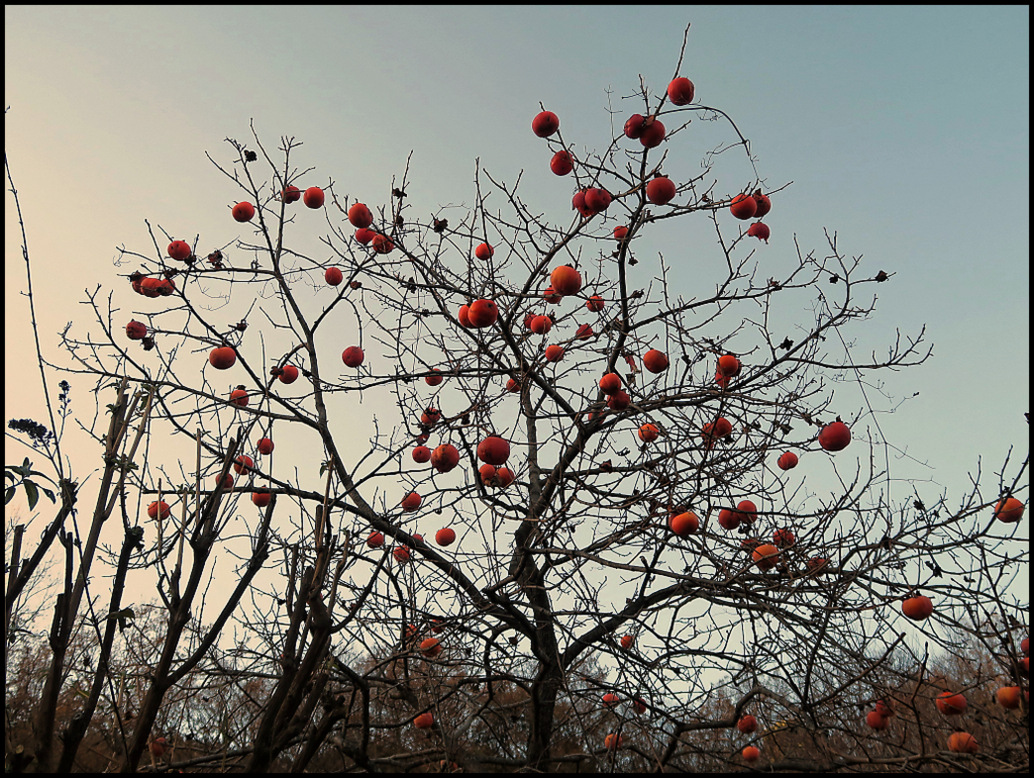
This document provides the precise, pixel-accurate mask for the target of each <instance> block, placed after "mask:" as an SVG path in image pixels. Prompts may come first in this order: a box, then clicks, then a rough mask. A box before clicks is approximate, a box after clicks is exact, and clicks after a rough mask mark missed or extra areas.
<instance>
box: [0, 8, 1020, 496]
mask: <svg viewBox="0 0 1034 778" xmlns="http://www.w3.org/2000/svg"><path fill="white" fill-rule="evenodd" d="M687 22H691V23H692V25H693V26H692V29H691V31H690V38H689V46H688V48H687V53H686V58H685V62H684V64H683V66H682V68H681V74H682V75H686V76H688V77H690V78H692V79H693V80H694V82H695V83H696V87H697V98H698V100H700V101H701V102H704V103H705V104H708V105H712V106H714V107H717V108H721V109H722V110H724V111H725V112H726V113H728V114H729V115H730V116H731V117H733V119H734V120H735V121H736V123H737V125H738V127H739V128H740V130H741V132H743V134H744V135H746V136H747V137H748V138H750V139H751V141H752V149H753V151H754V153H755V154H756V155H757V158H758V169H759V171H760V172H761V175H762V176H763V177H764V178H765V181H766V184H767V185H768V186H770V187H773V188H774V187H777V186H781V185H783V184H785V183H787V182H790V181H792V182H793V185H792V186H790V187H789V188H788V189H787V190H786V191H785V192H782V193H780V195H779V197H778V200H775V207H774V209H773V213H772V214H771V215H770V216H769V217H768V218H767V219H766V222H767V223H768V224H769V225H770V226H771V228H772V231H773V237H772V240H771V243H770V245H769V246H768V247H766V248H765V249H764V250H765V251H766V252H768V253H769V254H770V255H771V256H773V257H776V256H779V255H780V254H783V255H784V256H785V255H787V254H789V253H792V252H793V250H794V244H793V237H794V235H796V236H797V239H798V240H799V242H800V243H801V245H802V246H804V247H806V248H811V247H814V248H816V249H818V250H820V251H821V250H823V249H824V248H825V245H824V244H825V239H824V235H823V230H824V229H828V230H829V231H830V232H833V231H835V232H836V233H837V236H838V241H839V245H840V247H841V249H842V250H843V251H844V253H846V254H847V255H848V256H857V255H864V259H865V261H866V263H867V267H868V268H869V270H871V273H867V274H866V275H872V274H875V272H876V271H877V270H880V269H883V270H886V271H887V272H892V273H896V275H895V276H894V278H893V279H892V281H891V282H890V283H886V284H883V285H881V286H880V287H879V288H878V291H879V297H880V299H879V307H878V309H877V312H876V314H875V315H874V316H873V317H872V319H871V320H870V321H869V322H868V323H867V325H866V326H865V327H863V328H861V330H858V331H857V332H858V335H859V338H860V340H859V346H858V348H859V353H860V354H863V355H864V354H866V353H867V351H868V349H869V348H877V347H878V348H879V352H878V353H885V349H884V348H883V346H882V344H889V343H890V342H892V340H893V338H894V334H895V329H896V328H900V329H901V330H902V331H903V332H905V333H914V332H917V331H918V329H919V328H920V327H921V326H922V325H923V324H926V325H927V337H928V339H929V340H930V341H932V342H933V344H934V356H933V357H932V358H931V360H930V361H929V362H928V363H927V364H926V365H924V366H922V367H918V368H913V369H911V370H907V371H902V372H898V373H894V374H888V375H886V376H883V380H884V381H885V382H886V391H887V392H889V394H890V395H891V396H892V399H891V400H889V401H886V402H884V403H883V406H884V407H890V406H893V405H895V404H896V402H897V400H898V399H905V398H911V399H908V401H907V402H905V403H904V404H903V405H901V406H900V408H899V409H898V410H897V411H896V412H895V413H894V414H892V415H887V416H883V417H881V426H882V428H883V432H884V433H885V434H886V435H887V437H888V438H889V439H890V440H891V441H892V442H894V443H895V444H897V445H899V446H900V447H901V448H902V449H903V450H906V451H907V454H908V457H909V458H907V459H902V460H901V461H900V462H895V463H894V464H893V466H894V468H895V474H898V473H900V474H901V475H902V476H908V477H914V478H920V479H928V480H929V481H931V482H932V483H930V484H929V485H926V486H925V487H924V490H925V491H924V496H925V497H926V499H927V500H931V499H935V498H936V497H937V496H939V494H940V493H941V492H942V491H943V490H947V491H948V493H949V495H957V496H961V493H962V492H964V491H965V490H966V489H967V488H968V486H969V478H968V475H967V474H968V473H969V472H971V471H973V470H974V468H975V467H976V465H977V462H978V459H981V460H982V467H983V475H984V478H985V479H988V480H987V483H988V486H989V488H988V489H987V492H986V497H985V498H986V499H991V498H993V497H994V496H995V495H996V494H997V486H996V477H995V475H994V472H993V471H995V470H997V469H998V468H999V467H1000V466H1001V463H1002V460H1003V458H1004V457H1005V455H1006V453H1007V452H1008V451H1009V449H1010V447H1014V449H1015V451H1014V454H1013V456H1014V458H1020V459H1022V458H1023V457H1024V456H1026V452H1027V450H1028V444H1027V439H1028V429H1029V428H1028V426H1027V424H1026V423H1025V421H1024V419H1023V414H1024V412H1025V411H1027V410H1028V409H1029V386H1030V385H1029V361H1028V355H1029V323H1030V322H1029V303H1028V294H1029V286H1030V284H1029V281H1030V279H1029V229H1030V224H1029V215H1030V200H1029V187H1030V177H1029V162H1030V160H1029V110H1030V104H1029V9H1028V8H1026V7H1016V6H1013V7H987V6H980V7H956V6H951V7H867V6H852V7H835V8H832V7H829V8H823V7H819V8H815V7H811V6H808V7H770V6H765V7H749V6H735V7H725V6H723V7H692V6H684V7H669V6H665V7H642V6H637V7H632V6H610V5H603V6H599V7H593V8H589V7H584V6H579V7H548V8H547V7H503V8H494V7H468V6H464V7H450V6H445V7H440V6H437V7H419V8H417V7H372V6H363V7H356V8H352V7H296V6H290V7H286V6H279V7H269V8H267V7H233V8H223V7H212V6H201V7H198V6H193V7H189V8H179V7H172V6H160V7H117V8H115V7H80V6H76V7H63V8H62V7H53V6H47V7H28V6H13V7H12V6H6V7H5V90H6V94H5V105H6V106H8V108H9V110H8V112H7V115H6V122H5V124H6V127H5V129H6V139H5V147H6V153H7V155H8V160H9V164H10V166H11V168H12V172H13V175H14V180H15V184H16V186H17V188H18V191H19V195H20V198H21V207H22V210H23V214H24V217H25V221H26V226H27V229H28V236H29V247H30V251H31V254H32V258H33V267H34V273H35V284H36V294H37V298H36V300H37V304H38V309H37V315H38V317H39V323H40V330H41V335H42V337H43V343H44V349H45V351H46V353H47V354H48V355H49V356H50V357H51V358H52V359H54V360H55V361H58V362H63V361H64V360H63V359H62V357H61V354H60V353H59V351H58V347H57V336H56V333H57V331H59V330H60V329H61V328H63V327H64V325H65V324H66V323H67V322H69V321H74V322H77V323H78V322H82V323H83V324H84V325H85V324H88V323H89V322H90V312H89V310H88V309H86V308H85V307H84V306H81V305H79V304H78V303H79V302H81V301H82V300H83V299H84V297H85V293H84V290H85V289H87V288H93V287H94V286H95V285H96V284H98V283H99V284H103V285H104V286H105V287H107V288H112V287H115V288H116V290H117V291H116V296H115V298H114V299H115V304H116V305H121V306H123V308H124V313H127V314H128V312H129V311H131V310H133V309H134V306H137V305H139V298H136V296H135V295H132V293H131V292H129V290H128V288H127V285H126V284H125V282H124V281H123V280H121V279H120V278H119V277H118V275H117V274H119V273H122V274H123V275H124V274H126V273H128V272H129V271H130V270H131V269H132V268H129V269H126V268H116V267H115V266H114V265H113V263H112V260H113V258H114V257H115V255H116V249H115V247H116V246H119V245H125V246H126V247H127V248H131V249H135V250H139V251H143V252H147V251H148V250H149V248H148V246H149V237H148V234H147V231H146V225H145V224H144V220H145V219H148V220H150V222H151V224H152V225H155V224H161V225H162V226H163V227H165V228H166V229H168V230H169V231H170V232H171V233H173V234H176V235H177V236H180V237H188V236H189V237H190V238H192V237H193V236H194V235H195V234H197V233H200V234H201V235H202V236H203V241H202V243H203V245H207V243H208V242H209V241H214V237H213V236H216V235H220V236H223V237H224V238H225V239H226V240H229V239H231V238H232V237H233V235H234V234H235V233H234V231H233V230H234V229H236V225H231V224H229V217H228V214H227V213H226V207H227V206H228V205H229V204H230V203H232V202H234V201H235V198H236V197H237V193H236V191H235V190H234V188H233V186H232V184H230V182H228V181H227V180H226V179H225V178H224V177H223V176H222V174H221V173H219V172H218V171H217V170H216V169H215V168H214V167H213V166H212V164H211V163H210V162H209V160H208V159H206V157H205V152H206V151H207V152H209V153H210V154H212V155H213V157H215V158H217V159H220V160H223V161H227V160H228V159H229V155H228V151H229V149H228V147H227V145H226V144H225V143H224V139H225V138H227V137H234V138H238V139H240V140H248V139H249V138H250V130H249V121H250V120H252V119H254V123H255V127H256V129H257V130H258V132H259V134H260V137H261V138H262V139H263V141H264V142H265V143H266V144H267V145H268V147H269V148H270V149H273V148H275V147H276V145H277V141H278V139H279V138H280V137H281V136H284V135H287V136H295V137H296V138H298V139H300V140H302V141H303V142H304V144H305V145H304V146H303V147H302V149H301V152H300V154H301V161H300V164H303V165H305V166H307V165H309V164H311V165H314V166H315V167H316V170H315V171H314V173H313V174H311V175H312V176H313V177H314V178H316V179H319V180H322V181H326V180H328V179H329V178H332V179H333V180H334V181H335V187H336V189H337V191H339V193H341V194H348V193H350V192H363V193H367V194H365V198H366V201H367V202H371V201H373V202H377V203H384V202H386V201H387V200H388V193H389V191H390V186H391V178H392V177H393V176H398V175H400V174H401V172H402V170H403V169H404V166H405V163H406V158H407V155H408V154H409V153H410V151H412V152H413V159H412V165H411V174H410V175H411V179H412V181H413V182H414V183H413V192H414V198H417V197H418V198H419V202H420V203H421V208H422V209H423V211H424V212H430V211H431V209H434V208H436V207H437V206H438V205H440V204H444V203H465V204H470V203H471V202H472V191H473V189H472V185H471V182H472V179H473V173H474V160H475V158H480V161H481V164H482V166H483V167H485V168H487V169H488V170H489V171H490V172H492V173H493V174H494V175H495V176H497V177H499V178H501V179H503V180H505V181H509V182H512V181H513V180H514V179H515V178H516V176H517V174H518V173H519V172H520V171H521V170H524V171H526V172H525V176H526V179H527V190H526V191H525V199H526V201H531V202H534V203H535V205H536V206H537V207H539V208H540V209H541V210H544V211H548V212H549V213H550V214H551V215H553V217H554V219H555V220H556V221H562V222H563V221H565V220H567V219H568V218H569V217H570V194H571V192H570V186H569V182H568V181H563V182H562V183H561V184H560V185H559V186H558V184H557V180H556V179H553V178H552V177H551V176H550V174H549V173H548V170H547V169H546V165H547V164H548V159H549V153H548V152H547V151H546V148H545V144H544V142H543V141H541V140H540V139H538V138H536V137H534V136H533V135H532V133H531V132H530V126H529V125H530V121H531V117H532V116H533V115H534V114H535V113H536V112H537V111H538V110H539V101H541V102H542V103H543V104H544V105H545V107H546V108H548V109H550V110H553V111H555V112H556V113H558V114H559V115H560V117H561V122H562V128H563V130H564V133H565V138H567V139H569V140H572V141H573V142H574V143H575V144H576V145H578V146H582V147H584V146H590V147H600V146H602V145H604V144H605V143H606V142H607V141H608V140H609V138H610V137H611V135H610V132H611V127H610V120H609V118H608V115H607V113H606V108H607V99H608V98H607V95H606V90H608V89H610V90H611V91H612V95H611V100H612V102H613V104H614V106H615V108H616V110H617V112H618V113H617V116H616V117H615V121H617V122H618V124H617V126H618V127H620V124H621V123H622V122H623V118H624V116H625V115H627V114H628V113H631V112H632V111H631V110H629V109H628V108H627V106H628V105H629V104H628V103H626V104H625V105H620V106H619V104H620V98H621V97H622V96H625V95H630V94H632V93H633V91H634V90H635V89H636V88H637V86H638V83H639V75H640V74H641V75H642V76H643V77H644V78H645V79H646V81H647V83H648V84H649V85H650V86H651V87H652V90H653V91H654V93H657V92H659V91H660V90H661V89H663V88H664V86H665V85H666V84H667V82H668V80H669V79H670V78H671V77H672V75H673V70H674V66H675V60H676V56H677V54H678V49H679V45H680V44H681V40H682V32H683V28H684V27H685V24H686V23H687ZM704 150H705V149H704V148H703V147H702V148H701V152H703V151H704ZM696 159H699V156H698V157H696ZM693 164H695V163H693ZM723 164H730V165H732V168H731V170H732V178H733V180H738V179H736V178H735V176H736V175H737V174H738V175H739V176H740V178H741V179H742V183H743V184H744V185H745V184H746V183H748V182H749V180H750V170H749V167H748V166H747V165H745V164H744V163H743V161H742V155H740V161H738V162H732V161H730V162H729V163H725V162H724V160H723ZM737 166H738V167H737ZM684 170H685V172H686V173H689V172H692V170H694V168H692V167H690V166H686V167H685V168H684ZM372 193H380V194H379V195H376V194H372ZM5 202H6V209H5V212H6V227H5V255H6V261H5V290H4V294H5V326H6V333H7V335H6V350H5V395H6V401H5V407H6V416H7V418H8V419H10V418H20V417H25V416H30V417H33V418H36V419H37V420H40V421H45V418H44V413H43V410H42V405H41V403H40V400H39V396H38V395H39V391H40V390H39V382H38V374H37V372H36V371H35V370H34V369H32V370H30V369H29V367H30V366H31V365H32V364H33V362H34V356H33V351H32V343H31V341H30V339H29V338H28V337H26V329H25V322H26V321H27V306H26V303H25V298H24V296H23V292H24V290H25V272H24V265H23V263H22V261H21V252H20V249H19V234H18V232H17V229H16V228H17V224H16V221H15V220H14V214H13V200H12V198H11V196H10V195H9V194H8V195H7V199H6V201H5ZM686 221H689V220H686ZM231 227H232V228H233V229H231ZM678 248H679V247H678V246H677V245H673V246H671V247H669V248H668V249H666V252H665V253H666V256H667V257H668V259H669V260H671V261H675V260H676V258H677V256H678V254H677V251H678ZM707 250H708V251H713V250H714V249H713V246H709V247H708V248H707ZM683 270H684V274H682V275H681V276H680V277H679V278H678V279H677V280H678V281H679V283H680V284H683V285H684V286H688V285H690V284H691V283H692V277H693V274H692V268H691V267H689V266H687V267H685V268H684V269H683ZM802 313H803V314H804V315H803V316H802V318H804V320H805V321H808V318H807V315H806V312H802ZM128 318H129V317H128V315H125V316H121V318H119V317H117V320H118V321H119V322H120V323H121V322H122V319H128ZM57 380H59V377H56V376H55V377H54V378H53V381H54V383H55V384H56V381H57ZM73 387H76V384H75V382H74V381H73ZM88 388H89V387H87V386H86V385H85V384H84V383H83V382H81V381H80V382H79V384H78V389H79V391H78V393H76V394H75V396H76V400H77V402H78V403H79V404H78V405H77V406H76V407H77V409H78V410H79V411H80V412H82V413H92V410H93V405H92V399H93V398H92V397H90V396H89V395H88V393H87V392H86V391H85V390H86V389H88ZM73 391H74V392H75V389H73ZM916 392H918V393H919V394H918V396H917V397H913V394H914V393H916ZM105 401H106V400H105ZM852 410H853V409H852ZM84 450H85V449H84ZM90 452H91V454H92V453H95V452H96V448H95V447H94V448H93V449H90ZM25 453H26V452H25V449H24V448H23V447H17V446H13V445H12V443H11V442H10V441H7V442H6V457H7V460H6V461H8V462H12V461H13V462H20V461H21V459H22V457H23V456H25ZM90 467H93V464H88V463H87V462H86V461H83V462H78V463H77V470H78V471H79V472H80V473H82V472H83V470H84V469H87V468H90ZM899 467H900V468H901V470H900V471H899V470H898V468H899ZM949 502H952V501H951V500H949Z"/></svg>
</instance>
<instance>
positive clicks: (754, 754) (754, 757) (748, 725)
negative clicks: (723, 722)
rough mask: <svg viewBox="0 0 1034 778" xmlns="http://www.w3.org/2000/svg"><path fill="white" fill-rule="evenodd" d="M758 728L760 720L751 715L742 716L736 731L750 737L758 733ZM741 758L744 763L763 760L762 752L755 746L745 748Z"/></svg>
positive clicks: (737, 723)
mask: <svg viewBox="0 0 1034 778" xmlns="http://www.w3.org/2000/svg"><path fill="white" fill-rule="evenodd" d="M757 728H758V720H757V719H756V718H754V717H753V716H751V715H750V714H749V713H747V714H744V715H743V716H740V718H739V719H738V720H737V722H736V729H737V730H739V731H740V732H741V733H743V734H744V735H750V734H751V733H753V732H755V731H757ZM740 756H742V757H743V761H744V762H747V763H753V762H756V761H758V759H760V758H761V750H760V749H759V748H758V747H757V746H754V745H748V746H744V748H743V750H742V751H741V752H740Z"/></svg>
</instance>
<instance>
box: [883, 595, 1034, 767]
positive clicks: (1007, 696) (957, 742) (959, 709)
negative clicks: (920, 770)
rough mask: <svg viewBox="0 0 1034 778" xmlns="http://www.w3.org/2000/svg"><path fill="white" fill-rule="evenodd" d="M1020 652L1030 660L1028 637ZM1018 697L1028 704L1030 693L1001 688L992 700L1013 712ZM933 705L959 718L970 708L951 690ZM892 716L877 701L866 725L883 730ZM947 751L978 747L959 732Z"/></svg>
mask: <svg viewBox="0 0 1034 778" xmlns="http://www.w3.org/2000/svg"><path fill="white" fill-rule="evenodd" d="M914 599H916V598H912V600H914ZM923 600H927V598H923ZM910 601H911V600H906V603H908V602H910ZM911 607H912V608H913V609H914V608H919V610H918V611H915V612H918V613H923V612H926V611H927V610H928V606H926V604H925V602H923V603H921V605H919V606H917V605H915V604H913V605H912V606H911ZM906 615H908V612H906ZM927 615H929V614H927ZM910 618H915V616H910ZM924 618H925V617H924ZM1020 650H1021V651H1022V652H1023V654H1024V659H1025V660H1028V661H1029V651H1030V639H1029V638H1027V637H1025V638H1023V640H1022V641H1021V642H1020ZM1024 666H1026V667H1029V664H1028V665H1023V664H1022V663H1021V668H1022V667H1024ZM1021 694H1022V695H1023V696H1024V698H1025V699H1026V700H1027V701H1028V702H1029V699H1030V693H1029V692H1024V691H1023V690H1022V689H1021V688H1020V687H1019V686H1002V687H1001V688H999V689H998V691H997V692H996V693H995V699H996V700H997V702H998V704H999V705H1001V706H1002V707H1003V708H1005V709H1006V710H1016V709H1018V708H1019V707H1020V700H1021ZM934 705H935V706H936V708H937V710H938V712H940V713H941V714H942V715H944V716H947V717H955V716H961V715H962V714H963V713H965V712H966V709H967V708H968V707H969V706H968V703H967V702H966V697H965V696H964V695H963V694H962V693H961V692H957V691H953V690H951V689H946V690H945V691H943V692H941V693H940V694H938V695H937V697H936V698H934ZM893 716H894V711H893V709H892V708H891V707H890V705H889V704H887V703H886V702H885V701H883V700H877V701H876V704H875V706H874V707H873V709H872V710H871V711H869V712H868V713H867V714H866V716H865V723H866V724H867V725H868V726H869V727H870V728H872V729H874V730H876V731H882V730H885V729H886V728H887V727H888V726H889V725H890V719H891V718H892V717H893ZM948 750H949V751H953V752H955V753H961V754H975V753H977V751H978V750H979V744H978V743H977V739H976V738H975V737H973V735H971V734H970V733H969V732H965V731H962V730H961V729H959V730H957V731H955V732H952V733H951V735H949V736H948Z"/></svg>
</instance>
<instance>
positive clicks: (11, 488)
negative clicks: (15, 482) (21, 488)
mask: <svg viewBox="0 0 1034 778" xmlns="http://www.w3.org/2000/svg"><path fill="white" fill-rule="evenodd" d="M17 492H18V489H17V487H15V486H8V487H7V494H6V495H5V496H4V505H7V503H9V502H10V501H11V500H13V499H14V495H15V494H17Z"/></svg>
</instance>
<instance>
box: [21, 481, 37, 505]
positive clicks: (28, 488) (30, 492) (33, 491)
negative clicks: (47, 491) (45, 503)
mask: <svg viewBox="0 0 1034 778" xmlns="http://www.w3.org/2000/svg"><path fill="white" fill-rule="evenodd" d="M22 485H23V486H24V487H25V494H26V495H27V496H28V498H29V510H30V511H31V510H32V509H33V508H35V507H36V503H37V502H39V490H38V489H37V488H36V484H34V483H33V482H32V481H23V482H22Z"/></svg>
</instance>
